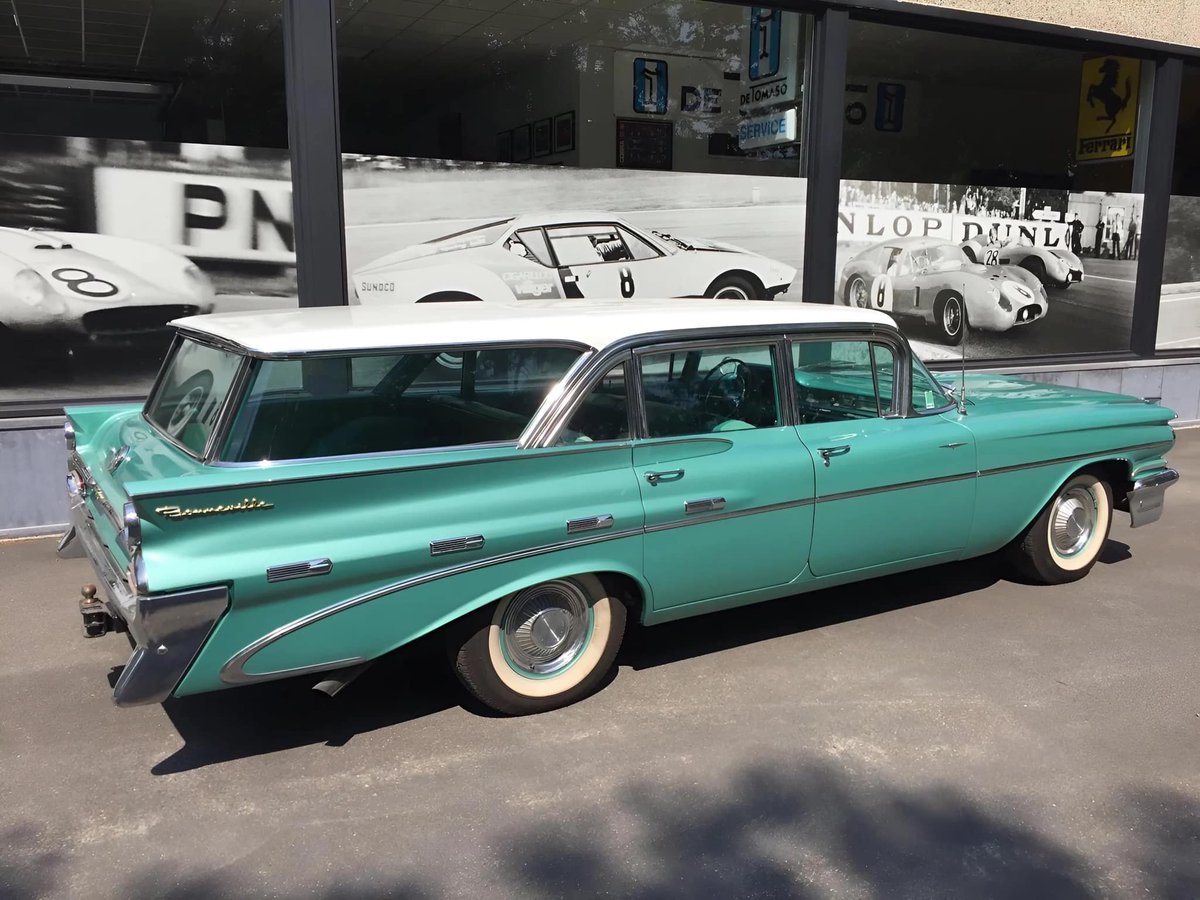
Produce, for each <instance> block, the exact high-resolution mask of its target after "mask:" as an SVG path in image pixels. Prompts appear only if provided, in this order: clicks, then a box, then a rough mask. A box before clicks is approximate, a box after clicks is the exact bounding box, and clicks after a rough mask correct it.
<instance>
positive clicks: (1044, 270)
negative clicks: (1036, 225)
mask: <svg viewBox="0 0 1200 900" xmlns="http://www.w3.org/2000/svg"><path fill="white" fill-rule="evenodd" d="M959 246H961V247H962V249H963V252H964V253H966V254H967V257H968V258H969V259H970V260H971V261H972V262H977V263H983V264H984V265H989V266H1020V267H1021V268H1022V269H1025V270H1026V271H1028V272H1030V273H1031V274H1032V275H1033V276H1034V277H1035V278H1037V280H1038V281H1040V282H1041V283H1042V284H1044V285H1046V287H1058V288H1069V287H1070V286H1071V285H1072V284H1074V283H1075V282H1077V281H1083V262H1082V260H1080V258H1079V257H1078V256H1076V255H1075V254H1074V253H1072V252H1071V251H1070V250H1068V249H1067V248H1066V247H1033V246H1025V245H1023V244H1008V245H1005V246H997V245H996V244H995V243H992V242H989V241H988V239H987V238H986V237H984V236H982V235H980V236H978V237H973V238H971V239H970V240H969V241H963V243H962V244H960V245H959Z"/></svg>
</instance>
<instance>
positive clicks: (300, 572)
mask: <svg viewBox="0 0 1200 900" xmlns="http://www.w3.org/2000/svg"><path fill="white" fill-rule="evenodd" d="M332 571H333V560H331V559H308V560H305V561H304V562H294V563H282V564H280V565H278V566H269V567H268V568H267V581H270V582H276V581H291V580H292V579H295V578H310V577H312V576H314V575H328V574H329V573H330V572H332Z"/></svg>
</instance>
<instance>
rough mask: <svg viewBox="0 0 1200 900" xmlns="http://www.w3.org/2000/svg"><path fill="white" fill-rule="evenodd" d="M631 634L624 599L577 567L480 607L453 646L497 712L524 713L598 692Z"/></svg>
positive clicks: (459, 664)
mask: <svg viewBox="0 0 1200 900" xmlns="http://www.w3.org/2000/svg"><path fill="white" fill-rule="evenodd" d="M624 635H625V604H624V603H622V602H621V600H620V598H619V597H616V596H614V595H613V594H612V593H611V592H610V591H609V590H608V589H607V588H605V586H604V583H603V582H602V581H601V580H600V579H599V578H597V577H596V576H595V575H576V576H572V577H571V578H557V579H554V580H552V581H545V582H542V583H541V584H537V585H534V586H533V587H528V588H525V589H524V590H520V591H517V592H516V593H514V594H509V595H508V596H507V597H504V598H503V599H502V600H500V601H499V602H497V603H495V604H493V605H492V606H490V607H486V608H485V609H483V610H480V611H479V612H478V613H476V614H475V616H474V617H473V618H472V619H470V620H469V623H468V628H467V631H466V633H465V635H463V637H464V638H465V639H463V640H461V642H452V643H451V646H450V650H451V654H452V656H453V659H454V668H455V671H456V673H457V674H458V678H459V680H460V681H461V682H462V683H463V686H464V687H466V689H467V690H469V691H470V692H471V693H472V694H474V695H475V696H476V697H477V698H479V700H480V701H482V702H483V703H485V704H486V705H487V706H489V707H491V708H492V709H494V710H496V711H497V712H500V713H504V714H505V715H510V716H522V715H529V714H532V713H540V712H546V711H548V710H551V709H557V708H558V707H560V706H566V705H568V704H570V703H574V702H575V701H577V700H582V699H583V698H584V697H586V696H588V695H589V694H591V693H593V692H594V691H595V690H596V689H597V688H598V687H599V686H600V684H601V683H602V682H603V680H604V678H605V676H607V675H608V673H609V670H611V669H612V666H613V662H614V660H615V659H616V656H617V651H618V650H619V649H620V647H621V639H622V638H623V637H624Z"/></svg>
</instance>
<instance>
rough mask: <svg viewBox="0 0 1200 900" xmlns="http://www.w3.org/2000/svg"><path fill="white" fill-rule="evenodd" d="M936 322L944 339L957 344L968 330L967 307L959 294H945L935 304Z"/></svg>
mask: <svg viewBox="0 0 1200 900" xmlns="http://www.w3.org/2000/svg"><path fill="white" fill-rule="evenodd" d="M933 318H934V324H935V325H936V326H937V330H938V334H940V335H941V337H942V341H943V342H945V343H947V344H951V345H954V346H957V345H958V344H961V343H962V339H963V334H964V333H965V332H966V330H967V308H966V307H965V306H964V305H963V298H962V297H961V296H959V295H958V294H954V293H949V294H943V295H942V296H941V297H939V298H938V300H937V302H936V303H934V305H933Z"/></svg>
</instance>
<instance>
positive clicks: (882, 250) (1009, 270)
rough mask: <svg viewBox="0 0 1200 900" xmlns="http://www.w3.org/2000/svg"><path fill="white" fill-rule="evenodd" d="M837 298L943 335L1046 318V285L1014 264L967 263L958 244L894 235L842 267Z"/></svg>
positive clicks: (957, 338)
mask: <svg viewBox="0 0 1200 900" xmlns="http://www.w3.org/2000/svg"><path fill="white" fill-rule="evenodd" d="M837 296H838V302H840V303H844V304H846V305H847V306H857V307H860V308H865V309H878V310H882V311H884V312H887V313H890V314H892V315H895V316H915V317H918V318H921V319H924V320H925V321H927V322H931V323H932V324H933V326H934V327H935V328H937V330H938V333H939V334H940V335H941V338H942V340H943V341H944V342H945V343H948V344H959V343H962V339H963V335H964V334H965V333H966V331H967V329H968V328H976V329H979V330H980V331H1008V330H1009V329H1010V328H1013V327H1015V326H1017V325H1028V324H1029V323H1030V322H1035V321H1037V320H1038V319H1040V318H1042V317H1043V316H1045V315H1046V311H1047V308H1048V305H1049V304H1048V303H1047V301H1046V289H1045V287H1043V286H1042V283H1041V282H1040V281H1038V279H1037V278H1036V277H1035V276H1034V275H1033V274H1032V273H1031V272H1029V271H1028V270H1026V269H1023V268H1021V267H1020V266H985V265H982V264H980V263H976V262H972V261H971V259H970V258H968V257H967V255H966V254H965V253H964V252H963V250H962V248H961V247H959V246H958V245H957V244H952V243H949V242H947V241H941V240H938V239H936V238H927V237H908V238H896V239H893V240H888V241H882V242H880V243H878V244H873V245H872V246H870V247H868V248H867V249H865V250H863V251H862V252H861V253H859V254H858V255H856V256H853V257H851V258H850V259H849V260H848V261H847V262H846V264H845V265H844V266H843V267H842V275H841V278H840V279H839V284H838V293H837Z"/></svg>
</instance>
